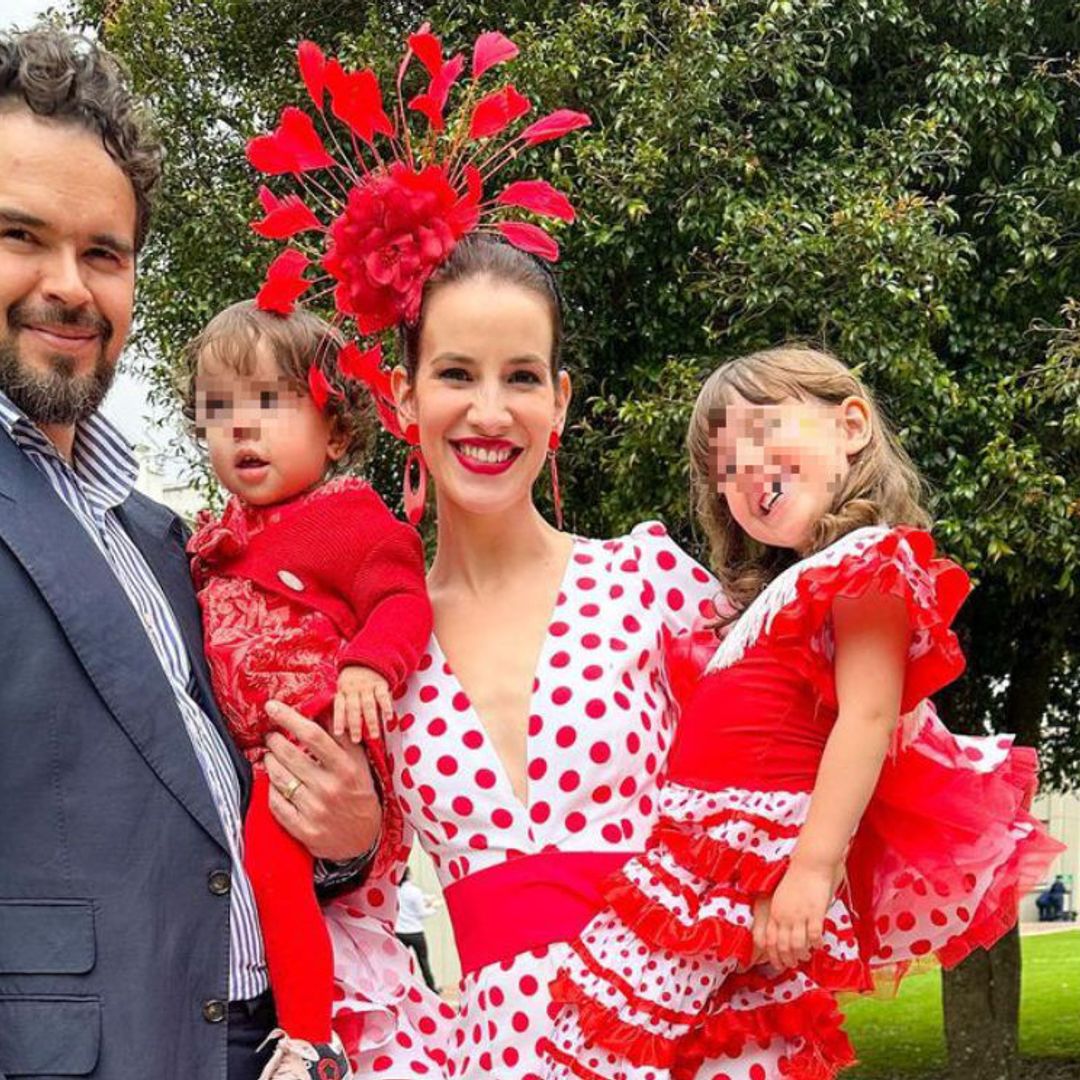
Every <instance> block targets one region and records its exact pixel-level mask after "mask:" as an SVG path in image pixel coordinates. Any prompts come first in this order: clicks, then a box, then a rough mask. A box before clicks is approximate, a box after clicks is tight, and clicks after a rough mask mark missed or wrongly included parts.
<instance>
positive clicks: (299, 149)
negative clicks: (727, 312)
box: [247, 105, 335, 176]
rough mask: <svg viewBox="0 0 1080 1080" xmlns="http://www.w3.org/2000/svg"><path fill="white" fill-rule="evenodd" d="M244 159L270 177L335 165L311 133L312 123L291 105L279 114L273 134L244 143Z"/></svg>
mask: <svg viewBox="0 0 1080 1080" xmlns="http://www.w3.org/2000/svg"><path fill="white" fill-rule="evenodd" d="M247 159H248V161H249V162H251V164H252V165H253V166H254V167H255V168H256V169H258V170H259V171H260V172H264V173H268V174H269V175H271V176H277V175H279V174H281V173H302V172H308V171H309V170H311V169H328V168H331V167H332V166H333V165H334V164H335V162H334V159H333V158H332V157H331V156H330V155H329V154H328V153H327V152H326V147H325V146H323V141H322V139H320V138H319V134H318V132H317V131H316V130H315V124H314V121H312V119H311V117H310V116H308V114H307V113H306V112H303V111H302V110H300V109H298V108H296V106H294V105H290V106H288V107H287V108H286V109H284V110H283V111H282V113H281V123H279V124H278V126H277V130H276V131H274V132H273V133H272V134H270V135H259V136H257V137H256V138H254V139H252V140H251V141H250V142H249V143H248V144H247Z"/></svg>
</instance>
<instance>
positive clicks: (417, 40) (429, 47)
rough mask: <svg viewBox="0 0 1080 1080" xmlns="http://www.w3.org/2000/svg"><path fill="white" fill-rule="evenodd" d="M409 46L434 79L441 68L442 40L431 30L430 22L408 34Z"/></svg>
mask: <svg viewBox="0 0 1080 1080" xmlns="http://www.w3.org/2000/svg"><path fill="white" fill-rule="evenodd" d="M409 48H410V49H412V51H413V52H414V53H416V55H417V56H418V57H419V59H420V63H421V64H423V65H424V67H426V68H427V73H428V74H429V75H430V76H431V77H432V78H433V79H434V78H435V76H436V75H438V74H439V72H440V71H441V70H442V66H443V58H442V42H441V41H439V39H438V38H437V37H436V36H435V35H434V34H433V33H432V32H431V23H424V25H423V26H421V27H420V29H419V30H418V31H417V32H416V33H415V34H410V35H409Z"/></svg>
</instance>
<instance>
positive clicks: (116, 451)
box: [0, 392, 269, 1001]
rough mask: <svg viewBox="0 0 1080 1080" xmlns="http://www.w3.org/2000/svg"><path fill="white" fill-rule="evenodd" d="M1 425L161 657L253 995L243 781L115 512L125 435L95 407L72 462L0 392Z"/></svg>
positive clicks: (252, 912) (239, 969) (80, 428)
mask: <svg viewBox="0 0 1080 1080" xmlns="http://www.w3.org/2000/svg"><path fill="white" fill-rule="evenodd" d="M0 424H2V425H3V427H4V428H5V430H6V431H7V432H8V434H9V435H10V436H11V438H12V439H13V440H14V442H15V445H16V446H18V447H19V449H20V450H22V451H23V453H24V454H26V456H27V457H28V458H29V459H30V460H31V461H32V462H33V463H34V464H35V465H36V466H37V467H38V468H39V469H40V470H41V471H42V472H43V473H44V474H45V476H46V477H47V479H48V481H49V483H50V484H51V485H52V488H53V490H54V491H55V492H56V493H57V495H59V496H60V498H61V499H62V500H63V502H64V504H65V505H66V506H67V507H68V509H69V510H71V512H72V513H73V514H74V515H75V517H76V518H77V519H78V521H79V522H80V523H81V524H82V526H83V528H84V529H85V530H86V532H87V533H88V534H89V536H90V537H91V538H92V539H93V541H94V543H95V544H96V545H97V547H98V550H99V551H100V552H101V554H102V555H103V556H104V557H105V561H106V562H107V563H108V565H109V566H110V567H111V569H112V571H113V573H114V574H115V575H116V577H117V579H118V580H119V582H120V584H121V585H122V586H123V587H124V591H125V592H126V593H127V595H128V599H129V600H130V601H131V604H132V606H133V607H134V608H135V610H136V612H138V614H139V617H140V618H141V620H142V623H143V626H144V627H145V628H146V634H147V637H149V639H150V642H151V644H152V645H153V646H154V651H155V652H156V653H157V657H158V659H159V660H160V661H161V666H162V668H163V669H164V672H165V676H166V678H168V680H169V684H170V685H171V686H172V689H173V693H174V694H175V695H176V703H177V705H178V706H179V708H180V715H181V716H182V717H183V720H184V727H185V728H186V729H187V733H188V737H189V738H190V739H191V743H192V746H193V747H194V748H195V755H196V757H197V758H198V761H199V765H200V767H201V768H202V771H203V775H204V776H205V777H206V782H207V785H208V787H209V789H210V794H211V796H212V797H213V800H214V805H215V807H216V808H217V812H218V816H219V817H220V818H221V824H222V828H223V830H224V832H225V837H226V840H227V841H228V845H229V854H230V855H231V856H232V889H231V891H230V894H229V901H230V910H229V916H230V917H229V939H230V942H229V944H230V948H229V958H230V960H229V996H230V998H231V999H232V1000H234V1001H237V1000H246V999H248V998H254V997H258V995H259V994H261V993H262V992H263V991H264V990H266V989H267V987H268V985H269V982H268V979H267V973H266V959H265V956H264V953H263V942H262V934H261V932H260V930H259V919H258V914H257V912H256V908H255V897H254V895H253V893H252V891H251V883H250V881H249V880H248V877H247V874H246V873H245V871H244V862H243V840H242V836H243V833H242V810H241V805H240V781H239V779H238V777H237V775H236V770H235V768H234V767H233V763H232V759H231V758H230V757H229V753H228V750H227V749H226V747H225V744H224V743H223V742H222V739H221V736H220V735H219V733H218V731H217V729H216V728H215V727H214V724H213V722H212V721H211V720H210V718H209V717H208V716H207V715H206V713H205V712H203V710H202V709H201V708H200V707H199V705H198V704H197V703H196V702H195V700H194V698H193V697H192V696H191V691H190V689H189V687H191V686H192V685H193V680H192V672H191V660H190V658H189V657H188V654H187V650H186V649H185V647H184V641H183V638H182V636H181V633H180V627H179V626H178V625H177V622H176V616H175V615H174V613H173V610H172V608H171V607H170V606H169V602H168V600H166V598H165V594H164V593H163V592H162V590H161V586H160V585H159V584H158V581H157V579H156V578H155V577H154V575H153V573H152V572H151V570H150V567H149V566H147V564H146V560H145V559H144V558H143V557H142V553H141V552H140V551H139V549H138V548H137V547H136V546H135V544H134V543H133V541H132V540H131V538H130V537H129V536H128V534H127V533H126V532H125V531H124V529H123V527H122V526H121V524H120V521H119V519H118V518H117V516H116V513H115V508H116V507H117V506H119V505H120V504H121V503H123V502H124V500H125V499H127V497H128V496H129V495H130V494H131V491H132V488H133V487H134V486H135V479H136V477H137V476H138V472H139V467H138V464H137V462H136V461H135V458H134V456H133V455H132V453H131V450H130V448H129V447H128V445H127V443H126V442H125V440H124V437H123V436H122V435H121V434H120V432H119V431H117V430H116V428H115V427H113V425H112V424H110V423H109V421H108V420H106V419H105V418H104V417H103V416H102V415H101V414H100V413H95V414H94V415H93V416H91V417H90V418H89V419H87V420H84V421H83V422H82V423H80V424H78V425H77V426H76V428H75V443H74V447H73V449H72V463H71V464H70V465H69V464H68V463H67V462H66V461H65V460H64V459H63V458H62V457H61V456H60V454H59V452H58V451H57V449H56V447H55V446H54V445H53V444H52V442H51V441H50V440H49V439H48V438H47V437H46V436H45V435H44V434H43V433H42V432H41V431H40V430H39V429H38V428H37V427H35V426H34V424H33V423H31V422H30V420H28V419H27V417H26V415H25V414H24V413H23V412H22V411H21V410H19V409H17V408H16V407H15V406H14V405H13V404H12V403H11V401H10V400H9V399H8V398H7V397H6V396H5V395H4V394H3V393H2V392H0Z"/></svg>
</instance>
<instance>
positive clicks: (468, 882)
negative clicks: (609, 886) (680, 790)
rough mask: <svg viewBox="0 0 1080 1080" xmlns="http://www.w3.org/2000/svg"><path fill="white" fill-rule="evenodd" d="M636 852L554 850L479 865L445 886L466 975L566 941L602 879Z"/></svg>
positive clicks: (590, 908) (587, 915) (598, 897)
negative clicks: (463, 876)
mask: <svg viewBox="0 0 1080 1080" xmlns="http://www.w3.org/2000/svg"><path fill="white" fill-rule="evenodd" d="M634 854H636V853H635V852H628V851H616V852H598V851H552V852H548V853H545V854H543V855H525V856H522V857H521V858H517V859H513V860H511V861H510V862H504V863H499V864H498V865H496V866H491V867H489V868H488V869H486V870H479V871H477V872H476V873H475V874H470V875H469V876H468V877H467V878H463V879H462V880H461V881H455V882H454V883H453V884H451V885H449V886H447V888H446V891H445V896H446V908H447V911H448V912H449V914H450V922H451V923H452V924H453V927H454V940H455V941H456V942H457V950H458V956H459V957H460V958H461V969H462V971H463V972H465V974H466V975H468V974H470V973H471V972H473V971H477V970H478V969H479V968H482V967H486V966H487V965H488V964H496V963H498V962H499V961H501V960H509V959H511V958H512V957H515V956H517V955H518V954H519V953H523V952H527V951H528V950H530V949H537V948H540V947H541V946H543V945H551V944H553V943H554V942H556V941H570V940H571V939H572V938H575V937H577V935H578V934H579V933H580V932H581V931H582V930H584V929H585V925H586V924H587V923H588V921H589V920H590V919H591V918H592V917H593V916H594V915H595V914H596V913H597V912H598V911H599V910H600V909H601V908H602V907H603V906H604V897H603V894H602V893H601V892H600V886H601V885H602V884H603V882H604V879H605V878H607V877H608V876H609V875H611V874H613V873H614V872H615V871H616V870H618V869H619V867H621V866H622V865H623V863H625V862H626V861H627V859H630V858H632V857H633V855H634Z"/></svg>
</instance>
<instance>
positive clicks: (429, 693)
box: [420, 683, 439, 702]
mask: <svg viewBox="0 0 1080 1080" xmlns="http://www.w3.org/2000/svg"><path fill="white" fill-rule="evenodd" d="M438 696H439V691H438V689H437V688H436V687H434V686H432V685H431V684H430V683H428V684H427V686H421V687H420V700H421V701H424V702H428V701H434V700H435V699H436V698H437V697H438Z"/></svg>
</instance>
